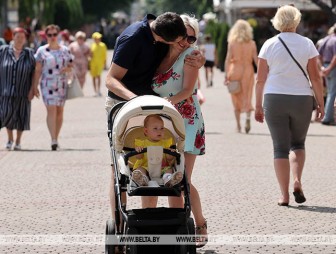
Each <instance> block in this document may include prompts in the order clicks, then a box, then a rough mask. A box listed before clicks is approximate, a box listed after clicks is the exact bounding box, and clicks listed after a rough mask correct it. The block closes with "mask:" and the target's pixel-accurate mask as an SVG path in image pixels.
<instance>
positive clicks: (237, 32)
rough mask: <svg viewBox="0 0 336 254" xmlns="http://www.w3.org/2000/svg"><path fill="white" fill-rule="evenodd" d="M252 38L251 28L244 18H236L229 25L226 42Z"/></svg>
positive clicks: (244, 40) (245, 40) (243, 40)
mask: <svg viewBox="0 0 336 254" xmlns="http://www.w3.org/2000/svg"><path fill="white" fill-rule="evenodd" d="M252 39H253V29H252V27H251V25H250V23H248V22H247V21H246V20H243V19H238V20H237V21H236V23H234V25H233V26H232V27H231V29H230V32H229V35H228V42H229V43H230V42H233V41H236V42H248V41H250V40H252Z"/></svg>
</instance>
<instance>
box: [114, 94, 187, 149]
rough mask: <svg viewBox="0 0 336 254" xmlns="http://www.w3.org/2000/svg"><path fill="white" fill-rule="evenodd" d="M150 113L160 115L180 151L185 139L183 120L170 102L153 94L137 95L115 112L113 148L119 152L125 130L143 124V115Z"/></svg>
mask: <svg viewBox="0 0 336 254" xmlns="http://www.w3.org/2000/svg"><path fill="white" fill-rule="evenodd" d="M151 114H160V115H161V116H162V119H163V120H164V125H165V128H167V129H169V130H170V131H171V132H172V133H173V135H174V136H175V139H176V141H177V144H176V145H177V149H178V150H179V151H181V152H182V151H183V150H184V140H185V128H184V120H183V118H182V116H181V115H180V113H179V112H178V111H177V110H176V108H175V107H174V106H173V105H172V104H171V103H170V102H168V101H167V100H165V99H163V98H161V97H158V96H154V95H144V96H138V97H136V98H134V99H132V100H130V101H128V102H127V103H126V104H125V105H123V106H122V108H121V109H120V110H119V111H118V112H117V115H116V116H115V118H114V120H113V127H112V140H113V146H114V149H115V150H116V151H118V152H121V151H122V150H123V147H124V145H123V139H124V135H125V134H126V132H127V130H129V129H131V128H134V127H139V126H143V121H144V119H145V117H146V116H148V115H151ZM167 119H169V120H167Z"/></svg>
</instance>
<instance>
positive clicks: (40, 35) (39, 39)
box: [34, 30, 48, 52]
mask: <svg viewBox="0 0 336 254" xmlns="http://www.w3.org/2000/svg"><path fill="white" fill-rule="evenodd" d="M36 35H37V36H36V38H35V42H34V49H35V52H36V51H37V49H38V48H39V47H41V46H43V45H46V44H47V43H48V41H47V35H46V34H45V32H44V31H43V30H41V31H38V32H37V33H36Z"/></svg>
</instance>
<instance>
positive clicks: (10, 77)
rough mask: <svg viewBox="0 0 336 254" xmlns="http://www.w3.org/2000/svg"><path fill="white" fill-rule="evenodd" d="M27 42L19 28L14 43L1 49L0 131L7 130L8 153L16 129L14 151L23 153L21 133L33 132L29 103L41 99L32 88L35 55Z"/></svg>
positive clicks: (23, 31) (16, 30)
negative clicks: (26, 46) (30, 130)
mask: <svg viewBox="0 0 336 254" xmlns="http://www.w3.org/2000/svg"><path fill="white" fill-rule="evenodd" d="M25 43H26V31H25V30H24V29H23V28H16V29H14V38H13V44H12V45H9V46H8V45H5V46H1V47H0V73H1V75H0V128H2V127H6V128H7V134H8V142H7V144H6V148H7V149H8V150H11V149H12V146H13V144H14V137H13V130H17V136H16V140H15V145H14V150H21V136H22V132H23V131H25V130H29V129H30V108H31V106H30V101H31V100H32V99H33V97H34V95H35V96H38V91H37V90H36V89H34V86H32V80H33V75H34V70H35V58H34V52H33V50H31V49H29V48H25V47H24V45H25Z"/></svg>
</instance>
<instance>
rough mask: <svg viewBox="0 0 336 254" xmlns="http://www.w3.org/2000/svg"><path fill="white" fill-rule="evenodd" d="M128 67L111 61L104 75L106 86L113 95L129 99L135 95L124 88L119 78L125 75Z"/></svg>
mask: <svg viewBox="0 0 336 254" xmlns="http://www.w3.org/2000/svg"><path fill="white" fill-rule="evenodd" d="M127 71H128V69H125V68H123V67H121V66H119V65H117V64H115V63H113V62H112V65H111V67H110V69H109V71H108V73H107V76H106V87H107V89H108V90H109V91H111V92H112V93H114V94H115V95H117V96H119V97H121V98H123V99H125V100H130V99H132V98H134V97H136V96H137V95H136V94H134V93H133V92H131V91H130V90H128V89H127V88H126V86H125V85H124V84H123V83H122V82H121V79H122V78H123V77H124V76H125V75H126V73H127Z"/></svg>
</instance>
